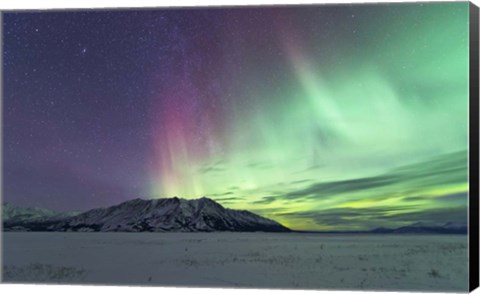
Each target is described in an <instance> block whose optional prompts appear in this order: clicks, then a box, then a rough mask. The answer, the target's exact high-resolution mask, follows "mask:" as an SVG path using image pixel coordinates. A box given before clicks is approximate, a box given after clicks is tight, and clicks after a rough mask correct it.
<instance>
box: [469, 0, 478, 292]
mask: <svg viewBox="0 0 480 294" xmlns="http://www.w3.org/2000/svg"><path fill="white" fill-rule="evenodd" d="M469 13H470V15H469V26H470V28H469V34H470V35H469V42H470V44H469V45H470V53H469V54H470V68H469V71H470V73H469V74H470V75H469V79H470V81H469V91H470V103H469V112H470V113H469V132H470V134H469V225H468V229H469V234H468V238H469V290H470V291H473V290H474V289H476V288H477V287H478V286H479V252H478V248H479V215H478V214H479V191H478V184H479V178H478V177H479V168H478V165H479V163H478V161H479V143H478V141H479V116H478V112H479V88H478V83H479V81H478V78H479V75H478V70H479V64H478V63H479V58H478V53H479V52H478V47H479V43H478V42H479V38H478V33H479V28H478V25H479V24H478V14H479V9H478V7H477V6H476V5H475V4H474V3H472V2H470V7H469Z"/></svg>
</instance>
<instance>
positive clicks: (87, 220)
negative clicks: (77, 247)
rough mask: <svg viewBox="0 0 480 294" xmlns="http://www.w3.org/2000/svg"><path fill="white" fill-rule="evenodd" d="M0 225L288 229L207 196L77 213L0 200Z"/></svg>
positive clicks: (51, 228)
mask: <svg viewBox="0 0 480 294" xmlns="http://www.w3.org/2000/svg"><path fill="white" fill-rule="evenodd" d="M3 211H4V213H3V215H4V216H3V225H4V230H5V231H54V232H66V231H80V232H214V231H234V232H254V231H262V232H288V231H290V229H288V228H287V227H285V226H283V225H281V224H279V223H277V222H275V221H273V220H270V219H267V218H264V217H261V216H259V215H256V214H254V213H251V212H249V211H246V210H233V209H228V208H224V207H223V206H222V205H220V204H218V203H217V202H215V201H214V200H212V199H209V198H206V197H203V198H200V199H194V200H186V199H180V198H177V197H174V198H165V199H154V200H144V199H134V200H130V201H126V202H123V203H121V204H119V205H115V206H111V207H107V208H97V209H92V210H89V211H86V212H84V213H79V214H73V215H72V214H64V215H60V214H57V213H54V212H51V211H48V210H45V209H37V208H27V209H25V208H17V207H14V206H13V205H11V204H4V205H3Z"/></svg>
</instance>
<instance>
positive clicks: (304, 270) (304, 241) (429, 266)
mask: <svg viewBox="0 0 480 294" xmlns="http://www.w3.org/2000/svg"><path fill="white" fill-rule="evenodd" d="M2 237H3V278H4V281H5V282H23V283H25V282H47V283H84V284H129V285H138V284H141V285H172V286H221V287H249V288H300V289H312V288H313V289H352V288H355V289H366V290H425V291H440V292H445V291H456V292H459V291H467V283H468V253H467V249H468V247H467V236H466V235H425V236H418V235H396V236H394V235H338V234H330V235H327V234H303V233H42V232H38V233H37V232H27V233H25V232H23V233H20V232H18V233H17V232H15V233H14V232H11V233H9V232H7V233H3V235H2Z"/></svg>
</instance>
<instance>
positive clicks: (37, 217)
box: [2, 203, 75, 223]
mask: <svg viewBox="0 0 480 294" xmlns="http://www.w3.org/2000/svg"><path fill="white" fill-rule="evenodd" d="M73 215H75V213H61V212H56V211H51V210H48V209H44V208H23V207H18V206H15V205H13V204H11V203H3V204H2V219H3V222H8V223H21V222H32V221H46V220H59V219H63V218H66V217H70V216H73Z"/></svg>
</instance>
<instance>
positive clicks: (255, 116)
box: [149, 3, 469, 230]
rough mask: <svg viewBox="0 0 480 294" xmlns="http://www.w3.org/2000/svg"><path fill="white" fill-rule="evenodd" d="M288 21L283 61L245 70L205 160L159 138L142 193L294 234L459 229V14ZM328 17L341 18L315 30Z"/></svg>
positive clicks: (464, 14) (463, 78)
mask: <svg viewBox="0 0 480 294" xmlns="http://www.w3.org/2000/svg"><path fill="white" fill-rule="evenodd" d="M288 9H289V8H282V9H277V10H281V11H284V12H285V13H284V14H283V15H282V14H281V13H278V14H277V15H280V16H279V17H280V18H281V20H282V21H281V22H279V23H280V24H279V25H277V26H276V27H275V32H276V34H275V38H277V39H278V43H279V44H281V46H282V48H283V49H282V50H283V53H284V54H282V55H281V56H278V57H274V56H267V57H265V58H267V59H268V60H270V61H272V60H273V61H272V62H270V63H268V64H269V66H267V67H262V66H257V67H256V66H255V62H256V61H255V60H256V59H255V60H254V59H252V60H251V61H249V60H248V59H246V61H245V67H246V68H247V69H245V70H244V71H243V73H245V71H248V73H249V74H248V75H242V76H241V77H238V80H237V81H235V83H232V85H231V87H230V89H229V93H231V95H233V96H235V99H230V100H229V101H230V102H229V104H228V105H226V107H225V105H223V106H224V107H223V109H225V110H224V112H226V113H225V116H224V117H225V118H224V119H223V120H222V121H221V122H217V123H218V124H214V123H213V122H210V125H209V131H208V132H206V135H205V136H207V137H208V140H207V142H209V143H210V145H209V146H208V148H206V147H205V149H204V150H202V151H199V149H198V148H197V147H196V146H194V145H195V142H194V141H193V140H192V139H191V136H190V135H189V134H188V132H187V131H182V128H181V127H178V125H177V128H176V129H175V131H174V133H168V134H166V135H165V134H163V135H159V138H157V139H156V141H157V143H156V145H155V154H156V157H157V158H158V161H156V162H155V164H154V165H153V166H152V168H151V170H152V172H151V189H150V192H149V194H150V195H152V197H172V196H179V197H184V198H198V197H201V196H208V197H211V198H212V199H215V200H216V201H218V202H220V203H221V204H223V205H225V206H226V207H229V208H235V209H247V210H250V211H253V212H256V213H259V214H261V215H264V216H266V217H270V218H272V219H275V220H277V221H279V222H281V223H283V224H285V225H286V226H289V227H290V228H293V229H303V230H363V229H371V228H375V227H380V226H381V227H398V226H402V225H409V224H414V223H417V222H422V223H426V224H433V225H441V224H444V223H446V222H461V223H466V217H467V198H468V197H467V195H468V179H467V176H468V175H467V162H468V159H467V142H468V124H467V123H468V121H467V118H468V68H469V66H468V62H469V60H468V53H469V52H468V49H469V47H468V40H469V39H468V3H429V4H408V5H406V4H398V5H397V4H389V5H378V6H377V5H376V6H370V5H360V6H338V7H331V6H318V7H316V8H314V9H312V8H309V9H307V10H313V12H308V13H307V12H306V10H305V9H303V10H302V9H297V10H296V13H292V14H291V15H290V14H289V13H288ZM334 9H336V11H340V13H343V14H342V15H344V16H345V18H344V19H342V18H340V17H339V18H338V19H336V20H333V21H332V20H331V18H329V21H330V23H326V24H324V23H323V22H322V21H323V20H322V14H328V13H330V12H332V11H333V10H334ZM302 13H303V14H304V15H302ZM315 13H316V14H315ZM303 16H304V18H305V19H307V20H310V22H309V24H310V27H309V28H308V32H305V31H303V29H304V27H303V22H302V21H301V20H302V19H303V18H302V17H303ZM313 17H316V19H317V21H316V23H318V24H317V25H316V26H319V27H321V29H319V31H321V34H323V35H324V36H326V35H328V34H330V35H329V36H330V37H328V38H327V39H328V40H330V41H329V43H328V44H326V43H325V38H322V39H320V38H316V36H315V34H314V32H315V31H316V30H315V25H313V24H314V23H315V22H314V21H312V18H313ZM347 17H348V18H351V19H350V20H349V22H348V25H345V24H344V23H343V22H344V21H345V19H346V18H347ZM352 24H353V25H352ZM327 25H328V26H327ZM234 45H235V44H234ZM234 45H232V46H234ZM239 50H240V49H239ZM276 58H278V67H275V59H276ZM235 85H242V86H235ZM172 120H173V119H172ZM160 123H161V124H162V126H164V127H165V126H167V127H168V126H169V124H165V123H164V122H160ZM220 124H221V126H219V125H220ZM170 125H171V124H170ZM182 126H185V124H183V125H182ZM164 142H168V148H167V147H166V146H165V143H164ZM167 161H168V162H167Z"/></svg>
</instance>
